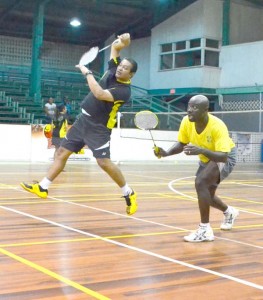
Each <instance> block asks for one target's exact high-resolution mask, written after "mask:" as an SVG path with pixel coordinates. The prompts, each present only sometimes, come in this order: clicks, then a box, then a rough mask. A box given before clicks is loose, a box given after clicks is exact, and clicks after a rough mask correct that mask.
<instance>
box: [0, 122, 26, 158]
mask: <svg viewBox="0 0 263 300" xmlns="http://www.w3.org/2000/svg"><path fill="white" fill-rule="evenodd" d="M0 136H1V137H2V141H1V147H0V160H1V161H10V160H11V161H29V160H30V159H31V126H30V125H6V124H0Z"/></svg>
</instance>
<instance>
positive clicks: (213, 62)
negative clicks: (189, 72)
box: [205, 50, 219, 67]
mask: <svg viewBox="0 0 263 300" xmlns="http://www.w3.org/2000/svg"><path fill="white" fill-rule="evenodd" d="M205 65H206V66H211V67H218V66H219V52H217V51H209V50H205Z"/></svg>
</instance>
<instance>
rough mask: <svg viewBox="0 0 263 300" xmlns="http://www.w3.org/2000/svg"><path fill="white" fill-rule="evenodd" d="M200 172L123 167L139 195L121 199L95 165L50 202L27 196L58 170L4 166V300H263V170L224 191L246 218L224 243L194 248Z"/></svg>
mask: <svg viewBox="0 0 263 300" xmlns="http://www.w3.org/2000/svg"><path fill="white" fill-rule="evenodd" d="M196 167H197V166H196V165H195V164H187V165H183V164H182V165H181V164H172V163H171V164H165V163H160V162H158V163H157V164H122V165H120V168H121V169H122V170H123V172H124V174H125V177H126V179H127V181H128V182H129V183H130V185H131V186H132V187H133V188H134V189H135V190H136V191H137V193H138V202H139V210H138V212H137V213H136V214H135V215H134V217H128V216H126V214H125V204H124V200H123V198H121V193H120V190H119V188H118V187H117V186H115V184H114V183H113V182H112V181H111V180H110V179H109V178H108V177H107V175H106V174H104V173H103V172H102V171H101V170H100V169H99V168H98V166H97V165H95V164H94V163H92V162H83V163H79V162H78V163H73V162H70V163H69V164H68V165H67V166H66V169H65V172H63V173H61V175H60V176H59V177H58V178H57V180H56V181H55V182H54V183H53V185H52V186H51V188H50V190H49V194H50V195H49V197H48V199H46V200H44V199H39V198H36V197H35V196H34V195H32V194H29V193H27V192H25V191H23V190H22V189H21V188H20V187H19V182H20V181H29V182H30V181H31V180H34V179H36V180H40V179H42V177H43V176H44V175H45V173H46V170H47V168H48V164H44V163H43V164H35V163H34V164H30V163H20V164H15V163H1V164H0V176H1V180H0V192H1V194H0V216H1V217H0V236H1V242H0V299H1V300H31V299H34V300H44V299H51V300H62V299H63V300H64V299H70V300H73V299H74V300H82V299H83V300H84V299H114V300H115V299H117V300H121V299H132V300H140V299H143V300H166V299H167V300H168V299H169V300H170V299H171V300H173V299H176V300H181V299H194V300H199V299H200V300H202V299H206V300H210V299H211V300H219V299H220V300H221V299H222V300H228V299H231V300H235V299H237V300H259V299H263V164H258V165H250V164H248V163H246V164H245V165H238V166H237V167H236V169H235V171H234V172H233V173H232V174H231V176H230V177H229V178H228V179H226V180H225V181H224V182H223V183H222V185H221V186H220V188H219V190H218V195H219V196H221V197H222V199H223V200H224V201H225V202H226V203H228V204H230V205H233V206H235V207H237V208H238V209H240V216H239V218H238V220H237V221H236V223H235V226H234V228H233V230H232V231H230V232H223V231H220V229H219V226H220V223H221V220H222V213H220V212H219V211H217V210H212V211H211V225H212V227H213V229H214V233H215V236H216V239H215V241H214V242H209V243H199V244H193V243H186V242H184V241H183V236H184V235H185V234H187V233H188V232H189V231H190V230H193V229H196V228H197V225H198V223H199V212H198V208H197V202H196V194H195V190H194V185H193V182H194V181H193V180H194V177H193V175H194V174H195V170H196Z"/></svg>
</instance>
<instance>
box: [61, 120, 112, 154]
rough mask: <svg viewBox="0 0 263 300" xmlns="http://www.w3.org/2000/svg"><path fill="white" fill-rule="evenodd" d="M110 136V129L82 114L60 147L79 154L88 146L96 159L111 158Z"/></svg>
mask: <svg viewBox="0 0 263 300" xmlns="http://www.w3.org/2000/svg"><path fill="white" fill-rule="evenodd" d="M110 136H111V130H110V129H108V128H107V127H105V126H104V125H102V124H96V123H94V121H93V120H92V118H91V117H89V116H86V115H84V114H81V115H80V116H79V118H78V119H77V120H76V121H75V122H74V124H73V125H72V127H71V128H70V129H69V131H68V132H67V135H66V137H65V138H64V139H63V141H62V143H61V145H60V146H61V147H64V148H66V149H68V150H69V151H72V152H79V151H80V150H81V149H82V148H83V147H84V146H85V145H86V146H88V147H89V149H90V150H91V151H92V152H93V156H94V157H95V158H110Z"/></svg>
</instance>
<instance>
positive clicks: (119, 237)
mask: <svg viewBox="0 0 263 300" xmlns="http://www.w3.org/2000/svg"><path fill="white" fill-rule="evenodd" d="M253 227H263V224H260V225H254V226H253ZM236 228H251V226H237V227H236ZM213 229H214V230H220V228H213ZM182 232H185V231H183V230H176V231H164V232H151V233H138V234H125V235H112V236H104V237H105V238H107V239H125V238H131V237H135V238H136V237H145V236H158V235H171V234H176V233H182ZM92 240H97V238H93V237H91V238H78V239H65V240H51V241H39V242H24V243H13V244H0V248H8V247H21V246H25V247H26V246H38V245H53V244H62V243H76V242H86V241H92ZM222 240H226V241H230V242H232V240H231V239H227V238H222ZM237 243H240V244H241V245H243V246H244V245H246V246H253V247H254V248H258V249H263V247H261V246H255V245H250V244H245V243H244V242H238V241H237Z"/></svg>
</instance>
